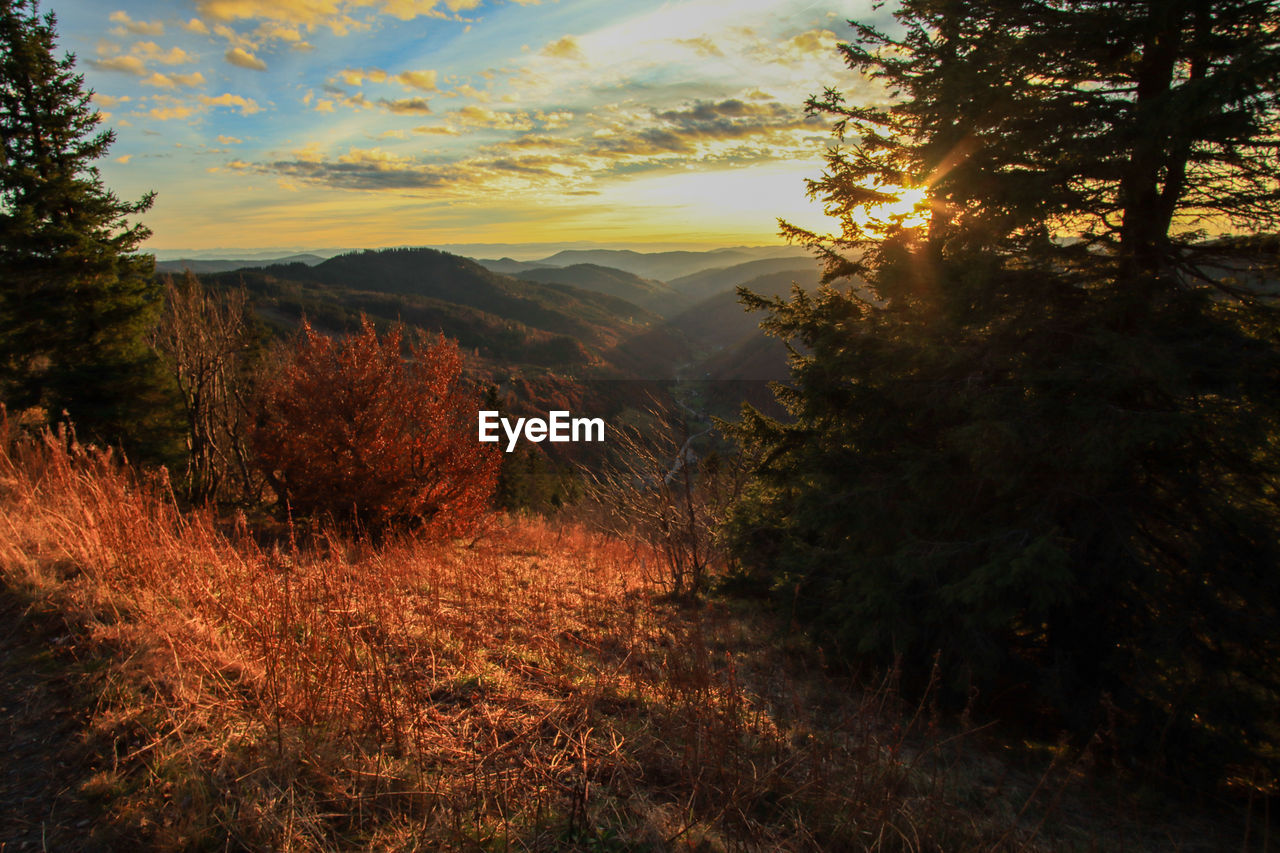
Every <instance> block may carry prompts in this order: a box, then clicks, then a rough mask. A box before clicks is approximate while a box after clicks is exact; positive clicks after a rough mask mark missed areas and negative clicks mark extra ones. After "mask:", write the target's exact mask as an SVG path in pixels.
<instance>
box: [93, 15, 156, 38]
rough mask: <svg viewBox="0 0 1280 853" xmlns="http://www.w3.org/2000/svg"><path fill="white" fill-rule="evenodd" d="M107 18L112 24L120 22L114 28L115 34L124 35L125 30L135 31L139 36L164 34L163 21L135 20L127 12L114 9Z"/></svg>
mask: <svg viewBox="0 0 1280 853" xmlns="http://www.w3.org/2000/svg"><path fill="white" fill-rule="evenodd" d="M107 20H109V21H111V23H113V24H120V26H119V27H118V28H117V29H116V30H115V32H116V34H117V35H124V34H125V33H126V32H130V33H135V34H137V35H140V36H159V35H164V23H163V22H161V21H135V20H133V19H132V18H130V17H129V13H128V12H124V11H116V12H112V13H111V15H110V16H108V18H107Z"/></svg>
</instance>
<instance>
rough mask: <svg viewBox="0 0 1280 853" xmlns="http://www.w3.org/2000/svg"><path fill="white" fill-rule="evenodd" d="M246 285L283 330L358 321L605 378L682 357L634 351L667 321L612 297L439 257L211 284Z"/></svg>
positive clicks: (253, 273)
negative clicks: (398, 326)
mask: <svg viewBox="0 0 1280 853" xmlns="http://www.w3.org/2000/svg"><path fill="white" fill-rule="evenodd" d="M205 278H206V280H208V281H210V282H211V283H213V284H215V285H216V286H220V287H236V286H239V285H241V284H243V286H244V287H245V288H246V289H247V290H248V292H249V293H250V295H251V296H252V297H253V299H254V300H255V304H256V305H257V306H258V308H259V310H260V313H261V314H262V315H263V316H264V318H265V319H267V321H268V322H269V323H270V324H272V325H274V326H276V327H277V328H279V329H281V330H285V329H287V328H289V327H291V326H292V325H294V324H296V323H297V322H298V321H299V319H300V318H301V317H302V316H303V315H306V316H307V317H308V318H309V319H310V320H311V321H312V322H313V323H316V324H318V325H320V326H322V327H324V328H327V329H329V330H331V331H342V330H344V329H346V328H350V327H351V326H352V324H353V321H354V320H355V319H357V318H358V316H359V314H360V313H365V314H368V315H369V316H370V317H372V318H374V319H375V320H380V321H383V322H394V321H396V320H402V321H404V322H405V323H407V324H409V325H411V326H415V327H418V328H423V329H426V330H428V331H435V332H442V333H444V334H445V335H448V336H450V337H453V338H456V339H457V340H458V342H459V343H460V344H461V345H462V346H463V347H465V348H468V349H472V350H474V351H475V355H477V356H478V357H480V358H482V359H485V360H488V361H491V362H494V363H498V364H502V365H504V366H511V365H521V364H527V365H533V366H542V367H554V368H557V369H567V368H573V369H575V370H578V371H583V370H587V369H594V370H596V371H603V373H604V375H615V374H616V375H624V376H630V377H643V378H664V377H667V376H670V375H671V370H672V366H673V365H674V364H676V363H678V360H679V358H680V357H681V356H682V355H683V351H682V348H681V347H680V345H679V341H678V340H677V339H675V338H674V337H672V338H669V339H667V340H665V348H664V349H661V350H658V349H655V350H652V351H647V350H646V349H645V348H640V347H635V346H630V345H629V340H630V339H632V338H636V337H639V336H642V335H643V336H645V337H646V338H649V339H651V338H652V337H653V336H654V334H655V333H656V334H659V336H661V329H662V326H661V320H660V318H658V317H657V316H656V315H654V314H652V313H650V312H648V311H645V310H644V309H642V308H639V307H637V306H635V305H632V304H631V303H629V302H625V301H623V300H621V299H618V298H617V297H614V296H610V295H609V294H604V293H596V292H592V291H588V290H582V289H579V288H575V287H572V286H569V285H564V284H542V283H537V282H528V281H522V280H519V279H515V278H511V277H509V276H505V275H501V274H499V273H494V272H491V271H489V270H487V269H485V268H484V267H482V266H480V265H479V264H477V263H475V262H474V261H471V260H468V259H466V258H462V257H459V256H457V255H450V254H447V253H445V252H438V251H434V250H431V249H395V250H386V251H377V252H359V253H351V254H347V255H339V256H336V257H334V258H330V259H329V260H327V261H324V262H323V263H320V264H317V265H315V266H307V265H305V264H288V265H278V266H269V267H265V268H261V269H247V270H240V271H237V272H234V273H220V274H214V275H211V276H206V277H205Z"/></svg>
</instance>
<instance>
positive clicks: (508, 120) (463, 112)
mask: <svg viewBox="0 0 1280 853" xmlns="http://www.w3.org/2000/svg"><path fill="white" fill-rule="evenodd" d="M449 117H450V118H451V119H453V120H454V121H456V122H457V123H458V124H460V125H462V126H463V127H492V128H496V129H498V130H533V121H532V119H531V118H530V117H529V115H528V114H527V113H523V112H507V111H502V110H491V109H489V108H488V107H481V106H477V105H475V104H468V105H467V106H465V107H463V108H462V109H460V110H455V111H453V112H451V113H450V114H449Z"/></svg>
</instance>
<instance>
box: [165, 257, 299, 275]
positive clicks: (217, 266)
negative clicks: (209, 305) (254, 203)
mask: <svg viewBox="0 0 1280 853" xmlns="http://www.w3.org/2000/svg"><path fill="white" fill-rule="evenodd" d="M323 260H324V258H322V257H321V256H320V255H312V254H302V255H289V256H288V257H284V258H266V259H258V260H250V259H241V260H238V261H237V260H222V259H221V258H179V259H178V260H175V261H156V272H167V273H181V272H185V271H187V270H190V271H191V272H194V273H202V272H228V271H230V270H238V269H244V268H245V267H265V266H270V265H272V264H306V265H307V266H312V265H314V264H318V263H320V262H322V261H323Z"/></svg>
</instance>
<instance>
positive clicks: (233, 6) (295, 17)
mask: <svg viewBox="0 0 1280 853" xmlns="http://www.w3.org/2000/svg"><path fill="white" fill-rule="evenodd" d="M479 5H480V0H195V7H196V12H197V13H198V14H199V15H200V17H201V18H202V19H204V20H205V21H210V22H222V23H227V22H231V21H238V20H259V21H275V22H278V23H282V24H290V25H298V26H305V27H308V28H311V27H316V26H325V27H328V28H329V29H330V30H332V31H333V33H334V34H335V35H338V36H342V35H345V34H346V33H347V32H349V31H350V30H352V29H366V28H367V26H368V24H366V23H365V22H362V21H358V20H356V19H355V18H352V17H351V14H350V13H351V12H353V11H355V10H357V9H365V8H368V7H372V10H373V11H374V12H375V13H377V14H382V15H390V16H392V17H395V18H398V19H400V20H403V21H407V20H411V19H413V18H417V17H434V18H442V17H456V16H457V15H458V14H459V13H460V12H467V11H470V10H472V9H475V8H476V7H478V6H479Z"/></svg>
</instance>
